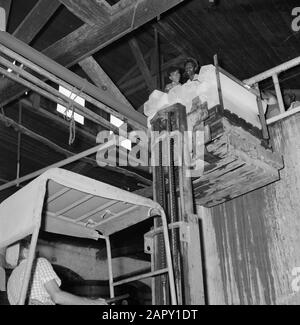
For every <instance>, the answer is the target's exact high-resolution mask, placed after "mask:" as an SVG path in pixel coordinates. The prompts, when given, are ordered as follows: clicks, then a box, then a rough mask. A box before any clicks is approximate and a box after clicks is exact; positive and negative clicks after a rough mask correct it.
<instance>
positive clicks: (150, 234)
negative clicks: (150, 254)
mask: <svg viewBox="0 0 300 325" xmlns="http://www.w3.org/2000/svg"><path fill="white" fill-rule="evenodd" d="M183 224H184V222H183V221H178V222H174V223H171V224H169V225H168V229H169V230H170V229H174V228H180V227H181V226H183ZM163 231H164V228H163V227H158V228H156V229H154V230H150V231H149V232H147V233H146V234H145V235H144V236H145V237H153V236H155V235H157V234H159V233H162V232H163Z"/></svg>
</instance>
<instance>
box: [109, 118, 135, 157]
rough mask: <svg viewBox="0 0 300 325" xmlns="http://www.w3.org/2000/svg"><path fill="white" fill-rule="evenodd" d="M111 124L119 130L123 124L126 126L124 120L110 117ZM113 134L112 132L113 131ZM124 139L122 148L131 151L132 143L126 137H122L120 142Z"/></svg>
mask: <svg viewBox="0 0 300 325" xmlns="http://www.w3.org/2000/svg"><path fill="white" fill-rule="evenodd" d="M110 123H111V124H113V125H114V126H116V127H117V128H119V127H120V126H121V125H122V124H124V122H123V121H122V120H120V119H119V118H117V117H115V116H113V115H110ZM111 133H112V131H111ZM122 139H124V140H123V141H121V143H120V144H121V146H122V147H123V148H125V149H127V150H129V151H130V150H131V141H130V140H128V139H125V138H124V137H120V140H122Z"/></svg>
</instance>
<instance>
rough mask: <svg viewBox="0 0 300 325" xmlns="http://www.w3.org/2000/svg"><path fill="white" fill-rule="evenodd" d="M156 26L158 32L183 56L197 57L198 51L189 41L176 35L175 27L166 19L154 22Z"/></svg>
mask: <svg viewBox="0 0 300 325" xmlns="http://www.w3.org/2000/svg"><path fill="white" fill-rule="evenodd" d="M155 26H156V28H157V30H158V32H159V34H160V35H161V36H162V37H163V38H164V39H166V41H168V42H169V44H171V45H172V46H173V47H174V48H175V49H176V50H177V51H178V52H179V54H182V55H185V56H194V57H197V56H198V53H197V51H195V49H194V48H193V46H191V43H190V42H189V41H188V40H186V39H184V38H183V37H178V32H177V31H176V29H175V28H174V27H173V26H172V25H171V24H170V23H169V22H168V19H165V20H160V21H158V22H157V23H156V25H155Z"/></svg>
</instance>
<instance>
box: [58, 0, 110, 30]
mask: <svg viewBox="0 0 300 325" xmlns="http://www.w3.org/2000/svg"><path fill="white" fill-rule="evenodd" d="M59 1H60V2H61V3H62V4H63V5H65V6H66V7H67V8H68V10H70V11H71V12H72V13H73V14H74V15H75V16H77V17H78V18H80V19H81V20H82V21H83V22H85V23H87V24H89V25H98V26H103V25H104V24H107V23H108V22H109V20H110V19H111V6H110V5H109V4H108V3H107V2H106V1H103V0H89V1H86V0H59Z"/></svg>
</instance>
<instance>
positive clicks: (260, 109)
mask: <svg viewBox="0 0 300 325" xmlns="http://www.w3.org/2000/svg"><path fill="white" fill-rule="evenodd" d="M255 89H256V90H257V91H258V92H259V96H257V97H256V101H257V107H258V112H259V119H260V123H261V128H262V135H263V138H264V139H269V132H268V127H267V122H266V118H265V114H264V109H263V105H262V100H261V95H260V90H259V86H258V84H257V83H256V84H255Z"/></svg>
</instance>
